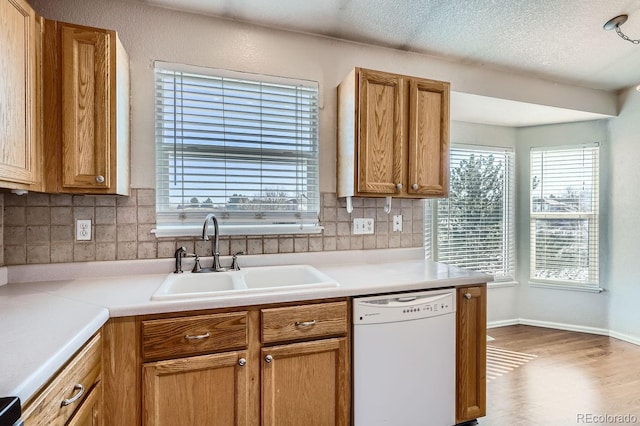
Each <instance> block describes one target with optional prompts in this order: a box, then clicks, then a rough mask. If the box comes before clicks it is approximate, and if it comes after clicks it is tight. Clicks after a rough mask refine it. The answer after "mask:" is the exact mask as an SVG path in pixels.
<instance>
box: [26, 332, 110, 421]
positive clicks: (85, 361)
mask: <svg viewBox="0 0 640 426" xmlns="http://www.w3.org/2000/svg"><path fill="white" fill-rule="evenodd" d="M101 371H102V342H101V337H100V334H97V335H95V336H94V337H93V338H92V339H91V340H90V341H89V343H87V344H86V345H85V346H84V347H83V348H82V349H81V350H80V352H78V354H76V355H75V356H74V357H73V358H72V359H71V361H69V363H68V364H67V365H66V366H65V367H64V368H63V369H62V370H61V371H60V372H59V373H58V375H57V376H55V378H54V379H53V380H52V381H51V383H50V384H49V385H48V386H47V387H46V388H44V390H43V391H42V392H41V393H39V394H38V395H37V396H36V398H35V399H34V400H33V401H32V402H31V403H30V404H29V405H28V406H27V407H26V410H25V413H24V418H25V424H27V425H29V426H37V425H63V424H66V422H67V421H68V420H69V418H70V417H71V416H72V415H73V413H74V412H75V410H76V409H77V408H78V407H80V406H81V405H82V403H83V401H84V400H85V399H86V398H87V395H88V394H89V392H90V391H91V389H92V388H93V387H94V386H95V385H96V384H97V383H98V382H99V381H100V377H101V375H100V373H101Z"/></svg>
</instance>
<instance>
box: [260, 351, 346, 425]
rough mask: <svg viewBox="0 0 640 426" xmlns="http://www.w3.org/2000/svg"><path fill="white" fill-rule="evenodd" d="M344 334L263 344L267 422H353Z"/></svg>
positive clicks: (263, 418) (263, 422) (264, 412)
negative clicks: (293, 341)
mask: <svg viewBox="0 0 640 426" xmlns="http://www.w3.org/2000/svg"><path fill="white" fill-rule="evenodd" d="M347 350H348V349H347V343H346V339H345V338H339V339H326V340H319V341H312V342H304V343H294V344H289V345H282V346H274V347H270V348H263V349H262V423H261V424H262V425H263V426H276V425H277V426H289V425H290V426H299V425H305V426H333V425H344V426H346V425H348V424H349V422H350V406H349V404H350V402H349V401H350V386H351V385H350V372H349V365H348V353H347Z"/></svg>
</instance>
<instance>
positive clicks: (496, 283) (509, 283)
mask: <svg viewBox="0 0 640 426" xmlns="http://www.w3.org/2000/svg"><path fill="white" fill-rule="evenodd" d="M518 284H519V283H518V281H491V282H489V283H487V287H488V288H503V287H504V288H506V287H515V286H517V285H518Z"/></svg>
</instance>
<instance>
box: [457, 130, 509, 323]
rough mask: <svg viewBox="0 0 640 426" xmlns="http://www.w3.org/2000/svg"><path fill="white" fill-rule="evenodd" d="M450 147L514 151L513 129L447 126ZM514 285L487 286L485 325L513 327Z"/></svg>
mask: <svg viewBox="0 0 640 426" xmlns="http://www.w3.org/2000/svg"><path fill="white" fill-rule="evenodd" d="M450 135H451V137H450V140H451V144H452V145H455V144H464V145H485V146H495V147H501V148H512V149H514V150H515V148H516V129H515V128H512V127H502V126H489V125H485V124H474V123H464V122H460V121H452V122H451V133H450ZM518 291H519V287H518V286H517V285H509V286H503V285H496V284H489V289H488V291H487V321H488V322H489V324H490V325H491V324H504V323H513V322H514V321H516V320H517V319H518V317H519V314H518Z"/></svg>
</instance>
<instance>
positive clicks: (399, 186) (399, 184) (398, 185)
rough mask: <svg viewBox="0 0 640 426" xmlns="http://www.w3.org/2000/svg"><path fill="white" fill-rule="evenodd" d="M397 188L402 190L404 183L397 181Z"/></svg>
mask: <svg viewBox="0 0 640 426" xmlns="http://www.w3.org/2000/svg"><path fill="white" fill-rule="evenodd" d="M396 189H397V190H398V191H400V190H401V189H402V184H401V183H397V184H396Z"/></svg>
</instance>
